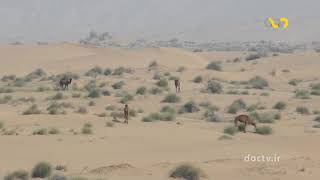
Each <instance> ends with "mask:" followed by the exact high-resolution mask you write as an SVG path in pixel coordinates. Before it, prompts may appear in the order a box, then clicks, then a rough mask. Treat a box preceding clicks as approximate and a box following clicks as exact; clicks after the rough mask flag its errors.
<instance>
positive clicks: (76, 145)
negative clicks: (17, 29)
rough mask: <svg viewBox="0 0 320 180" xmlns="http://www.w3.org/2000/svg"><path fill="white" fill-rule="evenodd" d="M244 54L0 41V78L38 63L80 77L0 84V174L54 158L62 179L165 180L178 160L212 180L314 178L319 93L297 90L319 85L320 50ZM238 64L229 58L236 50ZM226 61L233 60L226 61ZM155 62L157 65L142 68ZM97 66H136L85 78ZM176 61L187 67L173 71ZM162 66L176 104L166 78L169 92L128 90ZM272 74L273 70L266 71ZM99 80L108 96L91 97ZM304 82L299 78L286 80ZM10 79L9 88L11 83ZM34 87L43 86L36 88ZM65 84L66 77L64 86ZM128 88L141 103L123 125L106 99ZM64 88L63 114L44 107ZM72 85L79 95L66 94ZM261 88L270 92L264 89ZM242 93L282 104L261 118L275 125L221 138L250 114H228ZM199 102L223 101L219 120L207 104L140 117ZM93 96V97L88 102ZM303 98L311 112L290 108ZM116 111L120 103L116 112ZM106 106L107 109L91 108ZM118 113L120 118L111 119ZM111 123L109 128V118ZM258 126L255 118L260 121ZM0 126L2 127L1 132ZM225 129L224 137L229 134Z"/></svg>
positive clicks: (318, 157) (148, 83)
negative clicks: (164, 116) (211, 87)
mask: <svg viewBox="0 0 320 180" xmlns="http://www.w3.org/2000/svg"><path fill="white" fill-rule="evenodd" d="M248 54H249V52H202V53H193V52H188V51H186V50H183V49H174V48H150V49H117V48H94V47H84V46H79V45H77V44H67V43H65V44H53V45H42V46H38V45H20V46H13V45H12V46H11V45H1V46H0V63H1V66H0V77H2V76H4V75H9V74H14V75H17V76H18V77H21V76H25V75H27V74H28V73H30V72H32V71H33V70H35V69H37V68H41V69H43V70H44V71H45V72H46V73H47V76H50V75H56V74H59V73H65V72H72V73H77V74H78V75H79V77H80V78H79V79H74V80H73V82H72V84H73V85H74V84H76V85H77V86H78V87H79V89H74V88H71V87H70V88H69V89H68V90H65V91H62V90H55V89H54V83H53V81H51V80H39V79H35V80H33V81H31V82H28V83H27V84H26V85H25V86H23V87H15V86H12V84H11V83H10V82H1V83H0V87H3V88H11V89H13V92H11V93H0V98H3V97H4V96H6V95H10V96H12V98H13V100H11V101H9V102H8V103H4V104H0V108H1V111H0V122H2V123H3V124H4V129H5V130H2V133H0V152H1V153H0V177H1V178H2V177H4V176H5V175H6V174H7V173H10V172H12V171H15V170H19V169H24V170H28V171H31V169H32V168H33V166H34V165H35V164H36V163H38V162H40V161H46V162H49V163H51V164H52V165H54V166H56V165H65V166H67V171H66V172H59V171H55V172H54V174H56V173H58V174H59V173H61V174H64V175H66V176H68V177H79V176H81V177H86V178H88V179H108V180H165V179H171V178H169V173H170V171H171V170H172V169H173V168H175V167H176V166H178V165H180V164H183V163H188V164H192V165H194V166H196V167H199V168H201V169H202V170H203V172H204V173H205V174H206V177H204V178H203V179H209V180H216V179H218V180H231V179H238V180H256V179H259V180H270V179H273V180H280V179H281V180H289V179H290V180H300V179H308V180H309V179H310V180H311V179H319V178H320V171H319V170H320V154H319V149H320V146H319V135H320V129H319V128H314V127H313V125H315V124H316V123H317V122H316V121H314V118H315V117H316V116H317V115H315V114H313V113H312V111H315V110H320V97H319V96H315V95H310V98H309V99H299V98H295V92H294V91H295V90H297V89H305V90H310V84H315V83H319V82H320V80H319V77H320V71H319V67H320V61H319V59H320V54H319V53H315V52H311V51H306V52H297V53H293V54H279V55H278V56H272V55H270V56H268V57H263V58H261V59H258V60H256V61H245V57H246V56H247V55H248ZM237 57H238V58H240V59H241V60H240V62H232V60H233V59H235V58H237ZM228 60H231V61H228ZM153 61H156V62H157V63H158V65H157V67H155V68H154V69H149V67H148V66H149V64H150V63H151V62H153ZM211 61H221V62H222V63H221V66H222V70H221V71H215V70H208V69H206V66H207V64H208V63H210V62H211ZM95 66H99V67H102V68H111V69H115V68H117V67H119V66H123V67H125V68H131V69H132V70H133V72H131V73H124V74H123V75H122V76H112V75H109V76H105V75H103V74H102V75H98V76H97V77H95V78H94V77H87V76H84V75H83V74H84V73H85V72H87V71H88V70H89V69H91V68H93V67H95ZM179 67H184V68H185V70H183V71H182V72H177V69H178V68H179ZM156 72H158V73H161V74H163V73H166V72H169V73H170V74H171V75H172V76H176V77H179V78H180V80H181V88H182V91H181V93H177V95H178V96H179V97H180V98H181V101H180V102H177V103H164V102H162V100H163V98H164V97H165V96H166V94H168V93H175V89H174V86H173V81H172V80H170V81H169V89H167V90H168V91H164V92H163V94H158V95H152V94H150V93H146V94H145V95H135V93H136V89H137V88H138V87H140V86H145V87H146V88H147V89H151V88H152V87H156V85H155V84H156V82H157V80H154V79H153V76H154V74H155V73H156ZM272 72H273V74H272ZM197 75H201V76H202V77H203V82H202V83H194V82H192V80H193V79H194V78H195V77H196V76H197ZM257 75H258V76H261V77H263V78H265V79H266V80H267V81H268V83H269V86H268V87H267V88H264V89H254V88H249V89H248V88H245V87H244V86H235V85H234V84H232V83H230V82H231V81H248V80H249V79H250V78H252V77H254V76H257ZM211 78H215V79H216V80H217V81H219V82H220V83H221V85H222V86H223V92H222V93H220V94H209V93H203V92H201V89H203V88H204V87H205V85H206V83H207V81H208V80H209V79H211ZM94 79H95V80H96V82H98V84H100V83H104V84H105V86H104V87H103V88H102V89H107V90H108V91H110V92H111V95H110V96H101V97H99V98H88V97H86V96H87V94H88V93H87V92H86V91H83V90H82V89H81V87H83V86H84V85H85V84H86V83H88V82H89V81H90V80H94ZM292 79H299V80H301V82H300V83H298V85H297V86H292V85H290V84H288V82H289V81H290V80H292ZM121 80H122V81H124V82H125V83H126V84H125V85H124V86H123V88H122V90H117V89H113V88H112V87H111V85H112V84H114V83H115V82H118V81H121ZM8 84H9V86H8ZM40 86H45V87H49V89H48V90H45V91H41V92H39V91H37V88H39V87H40ZM71 86H72V85H71ZM232 89H233V90H237V91H247V92H248V94H247V95H245V94H231V93H227V92H228V91H230V90H232ZM123 90H124V91H126V92H128V93H130V94H132V95H134V100H132V101H130V102H128V104H129V107H130V108H131V109H135V110H138V109H142V110H143V112H142V113H137V115H136V116H135V117H130V119H129V124H128V125H126V124H123V123H117V122H113V121H112V120H113V117H111V116H110V113H111V112H112V111H107V110H106V109H105V108H106V107H107V106H110V105H113V106H115V107H116V108H119V109H121V108H123V104H121V103H120V102H119V100H120V98H119V97H117V96H116V94H117V93H118V92H120V91H123ZM58 91H59V92H62V93H63V94H64V96H65V98H63V99H62V100H58V102H59V103H61V102H67V103H70V104H72V106H73V108H72V107H71V108H66V109H65V110H66V113H65V114H57V115H50V114H48V112H47V110H46V108H47V107H48V106H49V105H50V103H51V102H52V100H48V97H51V96H53V95H55V94H57V92H58ZM75 93H79V94H81V97H79V98H73V97H72V96H73V94H75ZM261 93H265V94H266V93H267V94H268V95H261ZM22 97H34V98H35V101H34V102H18V101H14V100H15V99H18V98H22ZM237 99H242V100H243V101H245V102H246V104H247V105H252V104H255V103H260V105H261V106H264V107H265V109H264V110H261V111H262V112H264V111H276V112H278V110H274V109H273V106H274V104H276V103H277V102H278V101H284V102H286V103H287V108H286V109H284V110H281V112H280V113H281V119H280V120H275V122H274V123H271V124H266V125H268V126H270V127H271V128H272V129H273V133H272V134H270V135H260V134H257V133H254V132H255V130H254V128H252V127H251V126H248V129H247V130H248V132H247V133H242V132H239V133H236V134H235V135H233V136H230V137H231V138H232V139H231V140H221V139H219V138H220V137H221V136H223V135H224V128H225V127H227V126H230V125H233V122H232V121H233V119H234V117H235V116H236V115H238V114H249V113H250V112H247V111H246V110H241V111H239V112H237V113H236V114H230V113H228V112H227V107H228V106H229V105H230V104H231V103H232V102H233V101H235V100H237ZM190 100H193V101H195V102H196V103H198V104H199V103H201V102H205V101H209V102H211V103H212V104H213V105H216V106H218V107H220V109H219V111H218V113H219V115H220V116H221V118H222V121H221V122H208V121H206V120H205V119H203V113H204V112H205V108H203V107H200V111H198V112H195V113H183V114H177V115H176V118H175V120H173V121H155V122H142V121H141V120H142V119H143V117H146V116H148V115H149V114H150V113H152V112H159V111H160V109H161V107H163V106H165V105H170V106H171V107H174V108H175V109H176V110H177V111H178V110H179V108H180V107H181V106H182V105H183V104H185V103H186V102H188V101H190ZM90 101H94V105H92V106H89V105H88V103H89V102H90ZM32 104H36V105H37V106H38V108H39V110H40V111H41V113H40V114H31V115H24V114H23V112H24V111H25V110H26V109H28V108H29V107H30V106H31V105H32ZM79 106H85V107H86V109H87V111H88V112H87V113H85V114H81V113H77V112H76V111H77V109H78V108H79ZM298 106H305V107H307V108H308V109H309V110H310V114H307V115H302V114H299V113H297V112H296V107H298ZM120 112H121V111H120ZM101 113H106V115H105V117H99V116H97V114H101ZM118 120H119V121H123V118H118ZM88 122H89V123H90V124H91V125H92V131H93V133H92V134H87V135H86V134H82V133H81V128H82V127H83V125H84V124H85V123H88ZM107 122H109V124H110V126H111V124H112V125H113V127H109V126H106V123H107ZM262 125H264V124H262V123H258V126H262ZM53 127H54V128H57V129H59V131H60V133H59V134H56V135H51V134H47V135H33V132H34V131H35V130H37V129H40V128H53ZM5 131H14V132H15V133H14V135H5ZM0 132H1V130H0ZM228 137H229V135H228ZM248 154H251V155H270V156H273V155H275V154H276V155H278V156H280V161H279V162H246V161H244V157H245V156H246V155H248Z"/></svg>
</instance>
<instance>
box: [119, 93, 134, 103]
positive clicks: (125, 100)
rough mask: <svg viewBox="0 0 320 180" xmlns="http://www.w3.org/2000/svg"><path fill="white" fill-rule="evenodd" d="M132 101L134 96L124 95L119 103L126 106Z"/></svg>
mask: <svg viewBox="0 0 320 180" xmlns="http://www.w3.org/2000/svg"><path fill="white" fill-rule="evenodd" d="M133 99H134V96H132V95H131V94H126V95H125V96H124V97H122V98H121V100H120V103H122V104H127V103H128V102H129V101H132V100H133Z"/></svg>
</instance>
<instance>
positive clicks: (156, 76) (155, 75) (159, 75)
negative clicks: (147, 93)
mask: <svg viewBox="0 0 320 180" xmlns="http://www.w3.org/2000/svg"><path fill="white" fill-rule="evenodd" d="M161 78H162V76H161V74H159V73H155V74H154V75H153V77H152V79H154V80H160V79H161Z"/></svg>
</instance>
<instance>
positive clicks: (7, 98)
mask: <svg viewBox="0 0 320 180" xmlns="http://www.w3.org/2000/svg"><path fill="white" fill-rule="evenodd" d="M11 100H12V96H9V95H7V96H4V97H1V98H0V104H7V103H8V102H9V101H11Z"/></svg>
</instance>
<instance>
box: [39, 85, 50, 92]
mask: <svg viewBox="0 0 320 180" xmlns="http://www.w3.org/2000/svg"><path fill="white" fill-rule="evenodd" d="M37 91H38V92H44V91H50V88H49V87H45V86H40V87H38V89H37Z"/></svg>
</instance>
